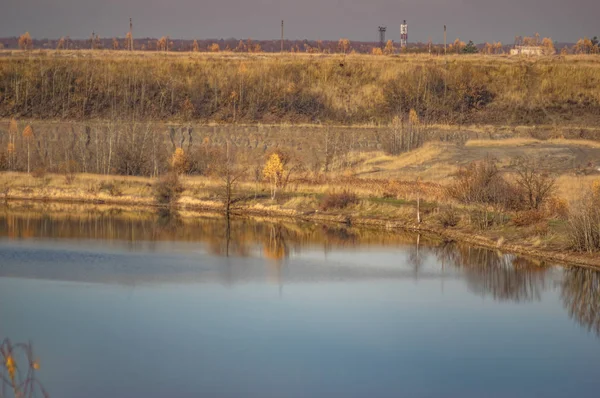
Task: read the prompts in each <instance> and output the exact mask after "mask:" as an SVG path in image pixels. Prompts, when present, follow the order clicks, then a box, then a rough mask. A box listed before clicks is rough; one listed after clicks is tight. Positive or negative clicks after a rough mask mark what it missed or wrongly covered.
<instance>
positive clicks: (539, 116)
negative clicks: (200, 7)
mask: <svg viewBox="0 0 600 398" xmlns="http://www.w3.org/2000/svg"><path fill="white" fill-rule="evenodd" d="M599 71H600V58H599V57H593V56H589V57H543V58H536V59H523V58H519V57H517V58H511V57H504V56H449V57H430V56H427V55H410V56H409V55H406V56H404V55H403V56H390V57H387V56H386V57H374V56H368V55H348V56H344V55H341V54H331V55H323V54H241V53H219V54H210V53H151V52H133V53H129V52H127V51H117V52H114V51H32V52H20V51H9V50H6V51H3V52H0V77H3V78H4V79H3V80H1V81H0V83H1V85H2V86H3V87H5V91H4V96H5V98H6V101H3V102H2V103H1V104H0V105H1V106H0V116H2V117H9V116H17V117H18V116H21V115H27V117H34V118H40V119H42V118H52V117H60V118H63V119H77V120H89V119H94V118H110V117H115V115H118V117H129V116H132V115H135V117H136V120H145V119H158V120H166V119H169V120H183V119H190V118H191V119H192V120H202V121H205V122H208V121H210V122H230V121H235V122H247V123H248V122H249V123H252V122H261V123H276V122H280V121H282V120H284V121H288V122H294V123H311V122H316V121H317V120H318V121H319V122H321V123H333V124H340V123H341V124H349V123H352V124H369V123H375V124H379V123H385V124H387V123H389V122H390V121H391V120H392V118H393V117H394V116H395V115H397V114H398V113H407V112H408V110H409V109H411V108H414V109H416V111H417V112H418V113H419V116H420V117H422V118H424V119H426V120H427V121H428V122H431V123H448V122H449V123H450V124H454V123H457V122H458V123H460V124H463V125H464V124H492V125H498V124H506V123H507V121H508V123H510V124H512V125H514V124H525V125H540V124H546V125H555V124H578V125H583V126H595V125H597V122H598V109H599V108H600V93H599V92H598V90H597V87H596V85H595V84H593V83H591V82H593V79H594V78H595V76H597V75H598V73H599ZM416 76H418V79H415V78H414V77H416ZM132 77H135V79H134V81H135V83H134V84H133V86H132V85H130V84H128V82H131V81H132ZM523 79H528V89H527V90H523V84H522V81H523ZM16 81H18V82H19V84H15V83H14V82H16ZM79 82H88V84H80V83H79ZM49 87H52V88H53V89H52V90H50V89H49ZM439 87H447V88H448V89H447V90H439ZM142 88H143V89H142ZM242 88H243V95H242ZM161 90H167V92H168V95H166V94H165V93H163V92H161ZM142 92H143V93H144V94H143V95H144V97H143V98H142V97H141V96H142V94H141V93H142ZM92 93H93V95H92ZM161 93H162V94H161ZM237 96H239V99H236V98H238V97H237ZM165 98H168V100H165ZM186 101H187V102H186ZM139 104H144V105H143V106H142V105H139ZM190 104H191V107H190Z"/></svg>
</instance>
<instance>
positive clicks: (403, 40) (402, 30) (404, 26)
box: [400, 19, 408, 48]
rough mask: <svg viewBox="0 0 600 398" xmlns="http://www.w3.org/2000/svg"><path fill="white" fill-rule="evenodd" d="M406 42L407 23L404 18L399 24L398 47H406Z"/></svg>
mask: <svg viewBox="0 0 600 398" xmlns="http://www.w3.org/2000/svg"><path fill="white" fill-rule="evenodd" d="M407 42H408V25H407V24H406V19H405V20H404V22H403V23H402V25H400V47H401V48H402V47H406V43H407Z"/></svg>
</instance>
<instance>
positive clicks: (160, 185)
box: [153, 172, 184, 206]
mask: <svg viewBox="0 0 600 398" xmlns="http://www.w3.org/2000/svg"><path fill="white" fill-rule="evenodd" d="M153 188H154V189H153V192H154V200H155V201H156V203H158V204H159V205H168V206H173V205H174V204H176V203H177V201H178V200H179V197H180V196H181V193H182V192H183V190H184V189H183V186H182V184H181V182H180V181H179V176H178V175H177V173H176V172H171V173H168V174H165V175H164V176H162V177H161V178H160V179H159V180H158V182H157V183H156V184H154V187H153Z"/></svg>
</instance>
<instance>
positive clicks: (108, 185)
mask: <svg viewBox="0 0 600 398" xmlns="http://www.w3.org/2000/svg"><path fill="white" fill-rule="evenodd" d="M100 191H105V192H106V193H108V194H109V195H110V196H121V195H123V191H122V190H121V187H120V186H119V185H118V184H117V183H115V182H112V181H110V182H102V183H100Z"/></svg>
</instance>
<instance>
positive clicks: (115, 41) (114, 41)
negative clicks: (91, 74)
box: [112, 37, 119, 50]
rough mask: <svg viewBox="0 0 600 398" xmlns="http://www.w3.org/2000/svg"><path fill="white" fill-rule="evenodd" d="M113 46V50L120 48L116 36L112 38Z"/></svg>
mask: <svg viewBox="0 0 600 398" xmlns="http://www.w3.org/2000/svg"><path fill="white" fill-rule="evenodd" d="M112 48H113V50H118V49H119V41H118V40H117V38H116V37H113V39H112Z"/></svg>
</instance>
